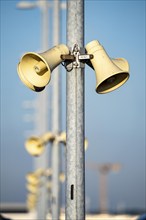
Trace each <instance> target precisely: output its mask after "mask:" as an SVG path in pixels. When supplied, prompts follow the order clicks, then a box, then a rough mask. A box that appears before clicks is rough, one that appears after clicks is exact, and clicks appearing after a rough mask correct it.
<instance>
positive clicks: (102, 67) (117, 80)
mask: <svg viewBox="0 0 146 220" xmlns="http://www.w3.org/2000/svg"><path fill="white" fill-rule="evenodd" d="M85 48H86V51H87V53H88V54H92V55H93V59H91V63H92V66H93V68H94V70H95V74H96V81H97V82H96V92H97V93H101V94H104V93H107V92H111V91H113V90H115V89H117V88H118V87H120V86H122V85H123V84H124V83H125V82H126V81H127V80H128V78H129V64H128V62H127V60H125V59H123V58H118V59H111V58H110V57H109V56H108V54H107V53H106V51H105V50H104V48H103V47H102V46H101V45H100V43H99V42H98V41H97V40H94V41H91V42H90V43H88V44H87V45H86V47H85Z"/></svg>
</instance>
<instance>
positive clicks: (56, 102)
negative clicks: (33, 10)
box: [52, 0, 61, 220]
mask: <svg viewBox="0 0 146 220" xmlns="http://www.w3.org/2000/svg"><path fill="white" fill-rule="evenodd" d="M59 12H60V2H59V0H54V15H53V44H54V46H55V45H58V44H59V34H60V31H59V30H60V27H59V26H60V25H59V20H60V16H59V15H60V13H59ZM59 72H60V68H59V67H57V68H56V69H55V70H54V71H53V73H52V132H53V133H55V134H56V135H59V132H60V126H61V109H60V101H61V100H60V99H61V92H60V89H61V87H60V79H61V78H60V77H61V76H60V73H59ZM60 156H61V148H60V146H59V143H58V142H57V141H54V142H53V145H52V219H53V220H59V217H60V182H59V174H60Z"/></svg>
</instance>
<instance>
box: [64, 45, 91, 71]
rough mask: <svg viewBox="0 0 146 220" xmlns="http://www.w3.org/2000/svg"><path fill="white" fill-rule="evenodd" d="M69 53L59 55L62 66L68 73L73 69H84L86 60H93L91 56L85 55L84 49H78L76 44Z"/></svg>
mask: <svg viewBox="0 0 146 220" xmlns="http://www.w3.org/2000/svg"><path fill="white" fill-rule="evenodd" d="M70 51H71V53H70V54H69V55H61V59H62V60H63V61H64V63H62V65H63V66H64V67H65V68H66V70H67V71H68V72H70V71H71V70H72V69H73V68H84V67H85V63H86V62H87V60H88V61H89V60H90V59H92V58H93V55H92V54H86V53H85V48H83V47H79V45H78V44H75V45H74V46H73V48H71V50H70Z"/></svg>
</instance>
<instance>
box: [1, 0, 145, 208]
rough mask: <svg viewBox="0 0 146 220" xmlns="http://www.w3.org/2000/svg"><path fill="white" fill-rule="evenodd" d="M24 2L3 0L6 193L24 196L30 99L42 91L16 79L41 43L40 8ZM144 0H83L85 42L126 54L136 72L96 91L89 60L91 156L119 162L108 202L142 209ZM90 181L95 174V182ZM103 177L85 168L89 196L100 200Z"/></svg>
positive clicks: (16, 198)
mask: <svg viewBox="0 0 146 220" xmlns="http://www.w3.org/2000/svg"><path fill="white" fill-rule="evenodd" d="M17 3H18V1H7V0H1V200H2V202H25V197H26V193H27V192H26V188H25V184H26V181H25V175H26V173H27V172H29V171H31V170H32V167H33V163H32V158H31V157H30V155H28V154H27V152H26V151H25V148H24V141H25V139H26V136H25V132H26V131H28V130H32V134H33V129H34V124H33V122H29V123H26V122H25V121H24V120H23V118H24V116H25V115H26V114H28V113H30V114H32V115H33V114H34V111H33V110H26V109H24V108H23V106H22V103H23V101H24V100H34V99H36V97H37V93H34V92H32V91H30V90H29V89H28V88H26V87H25V86H24V85H23V84H22V83H21V81H20V80H19V78H18V75H17V64H18V62H19V59H20V57H21V55H22V54H23V53H24V52H27V51H39V50H40V48H41V28H40V26H41V16H40V11H39V9H38V8H37V9H33V10H23V11H22V10H19V9H16V4H17ZM145 13H146V8H145V1H142V0H141V1H139V0H138V1H118V0H117V1H98V0H96V1H93V0H86V1H85V45H86V44H87V43H88V42H90V41H92V40H95V39H97V40H99V42H100V43H101V44H102V45H103V46H104V48H105V49H106V51H107V53H108V54H109V56H110V57H114V58H116V57H124V58H126V59H127V60H128V62H129V64H130V79H129V80H128V81H127V83H126V84H124V85H123V86H122V87H121V88H119V89H118V90H115V91H113V92H111V93H108V94H105V95H99V94H97V93H96V92H95V86H96V80H95V74H94V71H93V70H92V69H90V68H89V67H88V66H86V67H85V134H86V137H87V138H88V141H89V148H88V150H87V152H86V161H90V162H91V161H92V162H94V163H97V164H100V163H107V162H111V163H116V162H118V163H120V164H121V166H122V167H121V170H120V172H119V173H117V174H114V173H110V174H109V176H108V193H109V197H108V200H109V207H110V208H112V209H117V208H119V207H123V208H125V207H127V208H144V206H145V201H144V195H145V60H146V57H145V39H146V36H145ZM61 15H62V19H61V40H60V43H64V44H65V43H66V12H65V11H62V12H61ZM49 19H50V21H49V22H50V29H49V30H50V33H49V38H50V39H49V47H50V46H52V32H51V22H52V11H51V10H50V11H49ZM61 70H62V71H61V74H62V130H65V124H66V113H65V109H66V91H65V89H66V73H65V69H63V67H62V68H61ZM91 180H92V181H91ZM98 187H99V178H98V175H97V173H96V172H95V171H92V170H86V197H88V201H89V204H90V207H92V208H93V209H96V208H97V207H98V206H99V190H98Z"/></svg>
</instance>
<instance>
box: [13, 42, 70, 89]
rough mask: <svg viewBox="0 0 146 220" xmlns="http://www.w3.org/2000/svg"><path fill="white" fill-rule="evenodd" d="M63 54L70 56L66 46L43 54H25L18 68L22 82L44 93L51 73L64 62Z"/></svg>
mask: <svg viewBox="0 0 146 220" xmlns="http://www.w3.org/2000/svg"><path fill="white" fill-rule="evenodd" d="M62 54H64V55H68V54H69V49H68V47H67V46H66V45H64V44H60V45H58V46H55V47H53V48H52V49H50V50H47V51H45V52H43V53H33V52H29V53H26V54H24V55H23V57H22V58H21V60H20V62H19V64H18V68H17V71H18V75H19V77H20V79H21V81H22V82H23V83H24V84H25V85H26V86H27V87H28V88H30V89H32V90H34V91H36V92H40V91H42V90H43V89H44V88H45V86H46V85H47V84H48V83H49V82H50V79H51V72H52V71H53V70H54V69H55V68H56V67H57V66H58V65H59V64H60V63H61V62H62V59H61V55H62Z"/></svg>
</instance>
